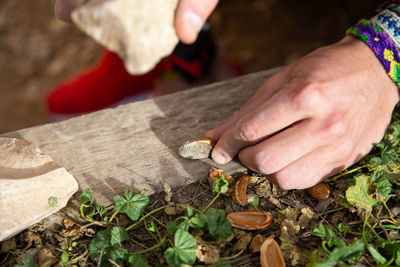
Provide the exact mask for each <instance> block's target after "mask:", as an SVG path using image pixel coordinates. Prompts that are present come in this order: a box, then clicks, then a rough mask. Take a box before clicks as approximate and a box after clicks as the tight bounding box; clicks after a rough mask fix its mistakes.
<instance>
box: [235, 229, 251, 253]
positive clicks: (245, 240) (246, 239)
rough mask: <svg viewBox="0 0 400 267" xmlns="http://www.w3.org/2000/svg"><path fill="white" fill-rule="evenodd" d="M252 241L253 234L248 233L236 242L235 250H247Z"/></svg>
mask: <svg viewBox="0 0 400 267" xmlns="http://www.w3.org/2000/svg"><path fill="white" fill-rule="evenodd" d="M250 241H251V233H246V234H244V235H242V236H241V237H240V238H239V239H238V241H236V243H235V245H234V246H233V248H234V249H235V250H237V251H239V250H244V249H246V248H247V245H248V244H249V243H250Z"/></svg>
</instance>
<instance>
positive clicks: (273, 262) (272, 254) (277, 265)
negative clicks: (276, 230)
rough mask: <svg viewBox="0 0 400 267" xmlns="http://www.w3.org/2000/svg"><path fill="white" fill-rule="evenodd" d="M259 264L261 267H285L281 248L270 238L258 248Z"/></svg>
mask: <svg viewBox="0 0 400 267" xmlns="http://www.w3.org/2000/svg"><path fill="white" fill-rule="evenodd" d="M260 263H261V266H262V267H284V266H286V264H285V260H284V259H283V256H282V252H281V248H280V247H279V245H278V243H276V241H275V239H274V238H273V237H272V236H271V237H268V238H267V239H265V241H264V243H263V244H262V246H261V248H260Z"/></svg>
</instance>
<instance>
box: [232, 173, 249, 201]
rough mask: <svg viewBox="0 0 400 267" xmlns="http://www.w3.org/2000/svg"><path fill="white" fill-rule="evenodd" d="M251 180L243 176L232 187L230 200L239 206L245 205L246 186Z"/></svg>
mask: <svg viewBox="0 0 400 267" xmlns="http://www.w3.org/2000/svg"><path fill="white" fill-rule="evenodd" d="M250 181H251V178H250V176H248V175H243V176H242V177H240V179H239V180H238V181H236V183H235V184H234V185H233V191H232V194H231V196H232V199H233V201H235V203H237V204H238V205H240V206H242V207H243V206H245V205H246V194H247V186H248V184H249V183H250Z"/></svg>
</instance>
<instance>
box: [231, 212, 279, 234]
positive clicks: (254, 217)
mask: <svg viewBox="0 0 400 267" xmlns="http://www.w3.org/2000/svg"><path fill="white" fill-rule="evenodd" d="M226 218H227V219H228V220H229V221H230V222H231V223H232V226H233V227H236V228H239V229H243V230H259V229H264V228H267V227H268V226H269V225H270V224H271V222H272V214H271V213H270V212H267V211H255V210H252V211H238V212H231V213H229V214H228V215H227V216H226Z"/></svg>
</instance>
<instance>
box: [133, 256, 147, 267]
mask: <svg viewBox="0 0 400 267" xmlns="http://www.w3.org/2000/svg"><path fill="white" fill-rule="evenodd" d="M128 263H129V264H130V266H131V267H149V264H148V263H147V261H146V259H144V258H142V257H140V256H138V255H131V256H129V258H128Z"/></svg>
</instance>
